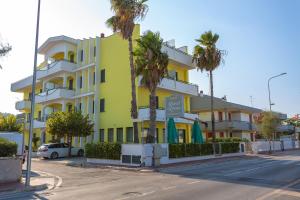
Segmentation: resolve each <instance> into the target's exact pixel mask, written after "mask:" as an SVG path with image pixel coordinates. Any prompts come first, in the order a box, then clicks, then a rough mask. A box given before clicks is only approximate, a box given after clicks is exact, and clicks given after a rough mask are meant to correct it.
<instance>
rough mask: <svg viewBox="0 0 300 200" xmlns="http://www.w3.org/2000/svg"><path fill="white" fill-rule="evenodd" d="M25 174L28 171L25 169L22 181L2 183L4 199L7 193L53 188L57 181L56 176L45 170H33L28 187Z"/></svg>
mask: <svg viewBox="0 0 300 200" xmlns="http://www.w3.org/2000/svg"><path fill="white" fill-rule="evenodd" d="M25 176H26V171H25V170H23V173H22V180H21V182H17V183H6V184H0V199H2V197H3V196H5V195H9V194H13V193H20V192H25V191H35V192H40V191H43V190H46V189H53V188H54V187H55V184H56V182H57V181H56V177H53V176H51V175H49V174H46V173H43V172H34V171H33V172H31V179H30V187H29V188H26V187H25Z"/></svg>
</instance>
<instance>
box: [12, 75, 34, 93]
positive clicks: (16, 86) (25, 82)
mask: <svg viewBox="0 0 300 200" xmlns="http://www.w3.org/2000/svg"><path fill="white" fill-rule="evenodd" d="M38 82H39V81H37V83H38ZM31 85H32V76H28V77H26V78H24V79H22V80H19V81H17V82H14V83H12V84H11V86H10V90H11V91H12V92H19V91H20V90H22V89H24V88H26V87H31Z"/></svg>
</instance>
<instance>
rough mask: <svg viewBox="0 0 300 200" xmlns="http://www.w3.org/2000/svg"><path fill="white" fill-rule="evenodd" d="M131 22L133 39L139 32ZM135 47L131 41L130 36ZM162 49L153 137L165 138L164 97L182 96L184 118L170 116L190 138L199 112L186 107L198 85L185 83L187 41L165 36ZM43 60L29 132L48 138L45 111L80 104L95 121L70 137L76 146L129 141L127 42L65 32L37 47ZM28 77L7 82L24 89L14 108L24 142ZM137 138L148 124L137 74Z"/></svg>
mask: <svg viewBox="0 0 300 200" xmlns="http://www.w3.org/2000/svg"><path fill="white" fill-rule="evenodd" d="M140 34H141V33H140V26H139V25H136V27H135V30H134V33H133V41H135V40H136V39H138V38H139V37H140ZM133 45H134V47H135V46H136V43H135V42H134V44H133ZM162 51H165V52H167V54H168V55H169V59H170V61H169V66H168V70H169V73H170V76H168V77H166V78H164V79H163V80H162V82H161V84H160V85H159V86H158V90H157V102H158V105H157V140H158V142H159V143H163V142H165V135H164V130H165V110H164V107H165V98H166V97H168V96H170V95H173V94H180V95H183V96H184V110H185V114H184V115H185V116H184V118H178V119H177V118H175V122H176V127H177V129H178V131H179V135H180V138H179V139H180V142H191V125H192V123H193V119H195V118H197V117H198V116H197V115H195V114H191V113H190V97H191V96H196V95H197V94H198V86H197V85H194V84H190V83H188V81H189V70H191V69H193V68H194V67H193V65H192V57H191V56H190V55H189V54H188V53H187V48H186V47H180V48H176V47H175V42H174V41H168V42H166V43H165V45H164V46H163V49H162ZM39 54H41V55H43V56H44V61H43V62H42V63H41V64H40V65H39V66H38V71H37V87H36V91H35V94H36V97H35V101H36V107H35V113H34V119H35V120H34V134H35V136H36V137H40V142H39V144H41V143H47V142H49V141H51V140H52V139H53V137H52V136H51V135H47V134H46V133H45V125H46V120H47V117H48V116H49V115H50V114H51V113H52V112H56V111H70V110H73V109H76V110H80V111H81V112H82V114H84V115H88V116H89V118H90V120H91V121H93V123H94V133H93V135H91V136H88V137H86V138H83V137H82V138H74V141H73V144H74V145H75V146H82V145H84V144H85V143H87V142H98V141H100V142H121V143H132V142H133V128H132V119H131V115H130V108H131V104H130V102H131V83H130V67H129V53H128V42H127V41H126V40H123V39H122V37H121V36H120V34H119V33H114V34H113V35H110V36H107V37H105V36H104V35H103V34H101V36H99V37H95V38H89V39H82V40H78V39H73V38H70V37H66V36H56V37H51V38H49V39H48V40H47V41H45V42H44V43H43V44H42V45H41V46H40V47H39ZM31 85H32V77H31V76H30V77H26V78H25V79H22V80H20V81H17V82H15V83H13V84H12V85H11V90H12V91H13V92H19V93H23V96H24V98H23V100H22V101H19V102H16V109H17V110H19V111H21V112H22V113H25V116H26V117H25V123H26V126H25V129H26V130H25V134H26V137H25V138H26V143H27V142H28V127H29V126H28V123H27V122H28V121H29V117H30V114H29V113H30V94H31ZM136 92H137V104H138V121H139V141H140V142H141V143H142V142H144V137H145V136H146V133H147V131H148V127H149V126H148V125H149V91H148V90H147V88H146V87H144V86H143V85H142V84H141V83H140V77H137V78H136Z"/></svg>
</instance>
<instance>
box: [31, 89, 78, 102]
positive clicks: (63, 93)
mask: <svg viewBox="0 0 300 200" xmlns="http://www.w3.org/2000/svg"><path fill="white" fill-rule="evenodd" d="M74 95H75V91H74V90H69V89H66V88H55V89H52V90H48V91H46V92H43V93H40V94H37V95H36V96H35V102H36V103H42V102H46V101H51V100H56V99H71V98H72V97H74Z"/></svg>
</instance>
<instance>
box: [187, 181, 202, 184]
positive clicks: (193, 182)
mask: <svg viewBox="0 0 300 200" xmlns="http://www.w3.org/2000/svg"><path fill="white" fill-rule="evenodd" d="M200 182H201V181H192V182H189V183H187V184H188V185H192V184H195V183H200Z"/></svg>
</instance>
